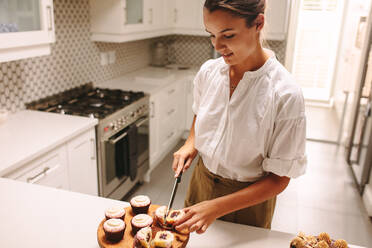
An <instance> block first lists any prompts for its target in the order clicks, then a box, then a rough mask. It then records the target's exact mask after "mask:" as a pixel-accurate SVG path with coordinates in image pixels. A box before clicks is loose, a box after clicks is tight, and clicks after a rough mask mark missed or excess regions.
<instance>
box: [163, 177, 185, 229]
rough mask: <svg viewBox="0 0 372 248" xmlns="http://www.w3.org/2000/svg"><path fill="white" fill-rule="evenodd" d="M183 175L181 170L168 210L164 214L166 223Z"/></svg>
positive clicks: (175, 182)
mask: <svg viewBox="0 0 372 248" xmlns="http://www.w3.org/2000/svg"><path fill="white" fill-rule="evenodd" d="M181 177H182V171H181V172H180V174H179V175H178V177H176V180H175V181H174V185H173V190H172V195H171V198H170V200H169V203H168V208H167V211H166V212H165V215H164V220H165V223H166V222H167V216H168V214H169V211H170V209H171V207H172V205H173V201H174V197H175V196H176V192H177V188H178V184H179V183H180V182H181Z"/></svg>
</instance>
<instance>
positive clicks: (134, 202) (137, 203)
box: [130, 195, 151, 215]
mask: <svg viewBox="0 0 372 248" xmlns="http://www.w3.org/2000/svg"><path fill="white" fill-rule="evenodd" d="M130 205H131V207H132V211H133V213H134V215H136V214H147V212H148V210H149V207H150V205H151V200H150V198H149V197H148V196H146V195H137V196H135V197H133V198H132V199H131V200H130Z"/></svg>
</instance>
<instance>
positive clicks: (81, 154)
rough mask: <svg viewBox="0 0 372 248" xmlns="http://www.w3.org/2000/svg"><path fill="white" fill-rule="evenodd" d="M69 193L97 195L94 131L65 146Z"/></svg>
mask: <svg viewBox="0 0 372 248" xmlns="http://www.w3.org/2000/svg"><path fill="white" fill-rule="evenodd" d="M67 150H68V171H69V179H70V188H71V191H75V192H80V193H84V194H90V195H98V178H97V156H96V139H95V131H94V129H92V130H90V131H89V132H86V133H84V134H82V135H80V136H78V137H76V138H74V139H73V140H71V141H70V142H68V144H67Z"/></svg>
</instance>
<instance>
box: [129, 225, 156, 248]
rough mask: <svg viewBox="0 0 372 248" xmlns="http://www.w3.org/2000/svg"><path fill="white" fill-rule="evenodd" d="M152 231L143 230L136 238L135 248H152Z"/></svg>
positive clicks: (148, 228) (148, 229) (146, 228)
mask: <svg viewBox="0 0 372 248" xmlns="http://www.w3.org/2000/svg"><path fill="white" fill-rule="evenodd" d="M151 241H152V229H151V227H149V226H148V227H144V228H141V229H140V230H139V231H138V232H137V234H136V235H135V236H134V244H133V247H134V248H151Z"/></svg>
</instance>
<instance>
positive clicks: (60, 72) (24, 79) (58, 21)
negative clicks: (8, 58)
mask: <svg viewBox="0 0 372 248" xmlns="http://www.w3.org/2000/svg"><path fill="white" fill-rule="evenodd" d="M53 2H54V15H55V32H56V42H55V43H54V44H53V45H52V52H51V55H49V56H43V57H36V58H30V59H24V60H18V61H12V62H6V63H0V109H7V110H8V111H11V112H16V111H18V110H21V109H24V108H25V103H27V102H31V101H34V100H37V99H39V98H43V97H46V96H49V95H52V94H55V93H58V92H61V91H64V90H67V89H69V88H73V87H76V86H79V85H81V84H84V83H87V82H102V81H105V80H109V79H111V78H115V77H118V76H120V75H123V74H125V73H128V72H131V71H134V70H137V69H140V68H142V67H145V66H148V65H149V64H150V61H151V45H152V44H153V43H154V42H156V41H159V40H161V41H163V42H165V43H166V44H167V45H168V47H169V49H168V60H169V61H170V62H171V63H178V64H191V65H201V64H202V63H203V62H204V61H206V60H207V59H209V58H210V57H211V56H212V46H211V44H210V41H209V38H207V37H197V36H185V35H172V36H166V37H159V38H154V39H147V40H141V41H133V42H127V43H119V44H117V43H100V42H99V43H98V42H92V41H91V40H90V33H89V2H88V0H79V1H75V0H54V1H53ZM268 45H269V47H270V48H271V49H273V50H274V51H275V52H276V54H277V56H278V59H279V60H280V61H281V62H283V61H284V54H285V42H280V41H268ZM112 50H114V51H115V52H116V62H115V63H114V64H110V65H106V66H101V65H100V52H106V51H112Z"/></svg>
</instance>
